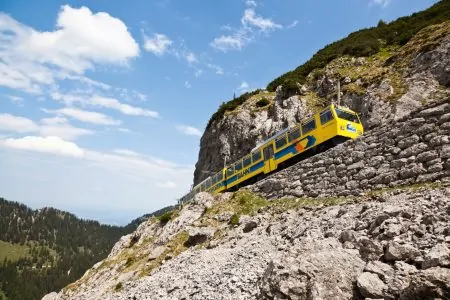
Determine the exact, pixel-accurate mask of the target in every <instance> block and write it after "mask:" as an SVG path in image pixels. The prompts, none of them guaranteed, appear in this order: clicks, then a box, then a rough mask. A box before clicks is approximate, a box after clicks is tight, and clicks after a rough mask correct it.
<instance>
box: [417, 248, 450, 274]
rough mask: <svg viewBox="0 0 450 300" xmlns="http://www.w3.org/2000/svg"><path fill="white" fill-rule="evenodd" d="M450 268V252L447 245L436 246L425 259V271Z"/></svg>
mask: <svg viewBox="0 0 450 300" xmlns="http://www.w3.org/2000/svg"><path fill="white" fill-rule="evenodd" d="M437 266H441V267H450V250H449V249H448V247H447V245H445V244H443V243H441V244H437V245H436V246H434V247H433V248H432V249H431V250H430V251H429V252H428V253H427V254H426V255H425V257H424V261H423V263H422V268H423V269H428V268H432V267H437Z"/></svg>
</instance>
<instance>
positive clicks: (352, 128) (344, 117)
mask: <svg viewBox="0 0 450 300" xmlns="http://www.w3.org/2000/svg"><path fill="white" fill-rule="evenodd" d="M333 108H334V109H333V110H334V115H335V117H336V119H337V135H339V136H343V137H346V138H350V139H355V138H357V137H359V136H360V135H362V134H363V133H364V128H363V125H362V124H361V120H360V119H359V116H358V114H357V113H355V112H354V111H352V110H350V109H348V108H345V107H342V106H337V105H336V106H334V107H333Z"/></svg>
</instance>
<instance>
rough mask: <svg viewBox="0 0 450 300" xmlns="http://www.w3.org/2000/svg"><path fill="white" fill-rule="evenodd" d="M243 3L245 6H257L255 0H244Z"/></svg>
mask: <svg viewBox="0 0 450 300" xmlns="http://www.w3.org/2000/svg"><path fill="white" fill-rule="evenodd" d="M245 4H246V5H247V6H253V7H257V6H258V4H257V3H256V1H254V0H246V1H245Z"/></svg>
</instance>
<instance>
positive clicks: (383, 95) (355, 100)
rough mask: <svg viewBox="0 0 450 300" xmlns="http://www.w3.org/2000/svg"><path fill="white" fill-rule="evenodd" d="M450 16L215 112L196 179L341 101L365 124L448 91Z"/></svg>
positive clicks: (397, 114)
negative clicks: (292, 85) (291, 85)
mask: <svg viewBox="0 0 450 300" xmlns="http://www.w3.org/2000/svg"><path fill="white" fill-rule="evenodd" d="M449 49H450V23H449V22H444V23H441V24H437V25H432V26H429V27H426V28H424V29H423V30H421V31H420V32H419V33H418V34H416V35H415V36H414V37H413V38H412V39H411V40H410V41H409V42H408V43H406V44H405V45H404V46H402V47H399V46H389V47H386V48H382V50H381V51H380V52H379V53H377V54H374V55H372V56H370V57H358V58H356V57H350V56H342V57H339V58H336V59H334V60H333V61H331V62H330V63H329V64H328V65H327V66H326V67H324V68H322V69H315V70H313V71H312V72H311V73H310V74H309V75H308V77H307V81H306V83H305V84H303V85H300V84H298V90H297V92H296V95H292V92H289V91H287V89H286V88H284V87H283V86H279V87H278V88H277V89H276V92H274V93H270V92H268V91H264V90H263V91H261V92H260V93H258V94H256V95H253V96H252V97H249V98H248V99H247V100H246V101H245V102H244V103H243V104H241V105H239V106H238V107H236V108H234V109H233V110H231V111H230V110H228V111H225V113H224V114H222V115H219V116H218V117H216V118H214V119H213V120H212V121H211V122H210V123H209V124H208V127H207V128H206V130H205V133H204V134H203V136H202V138H201V141H200V152H199V157H198V162H197V164H196V170H195V173H194V184H197V183H199V182H201V181H202V180H203V179H205V178H206V177H208V176H209V175H211V173H212V172H216V171H218V170H220V168H222V167H223V165H224V160H225V159H226V162H228V163H229V162H233V161H235V160H236V159H238V158H240V157H242V156H244V155H245V154H247V153H248V152H249V151H251V149H253V147H255V146H256V145H257V144H258V143H260V142H261V141H263V140H264V139H266V138H268V137H270V136H271V135H273V134H275V133H276V132H278V131H280V130H282V129H283V128H286V127H290V126H293V125H294V124H295V123H296V122H299V120H301V119H303V118H306V117H308V116H309V115H310V114H311V113H313V112H315V111H317V110H319V109H321V108H323V107H324V106H326V105H328V104H330V103H332V102H336V100H337V81H338V80H339V81H340V84H341V99H342V101H341V103H342V104H344V105H347V106H348V107H350V108H351V109H353V110H355V111H357V112H358V113H359V114H360V115H361V117H362V120H363V123H364V125H365V128H366V130H370V129H371V128H375V127H377V126H380V125H382V124H383V123H385V122H388V121H389V120H392V119H396V118H401V117H403V116H404V115H406V114H408V113H409V112H411V111H412V110H414V109H417V108H418V107H420V106H422V105H424V104H426V103H428V102H432V101H435V100H439V99H443V98H445V97H446V96H447V95H448V94H449V90H448V87H449V86H450V55H449Z"/></svg>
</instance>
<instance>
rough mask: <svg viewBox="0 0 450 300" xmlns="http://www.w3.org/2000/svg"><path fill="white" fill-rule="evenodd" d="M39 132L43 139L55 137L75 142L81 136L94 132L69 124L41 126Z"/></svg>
mask: <svg viewBox="0 0 450 300" xmlns="http://www.w3.org/2000/svg"><path fill="white" fill-rule="evenodd" d="M39 132H40V133H41V135H42V136H44V137H49V136H57V137H59V138H62V139H64V140H69V141H71V140H75V139H77V138H78V137H80V136H83V135H91V134H94V133H95V132H94V131H92V130H89V129H84V128H78V127H74V126H72V125H70V124H53V125H41V126H40V128H39Z"/></svg>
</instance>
